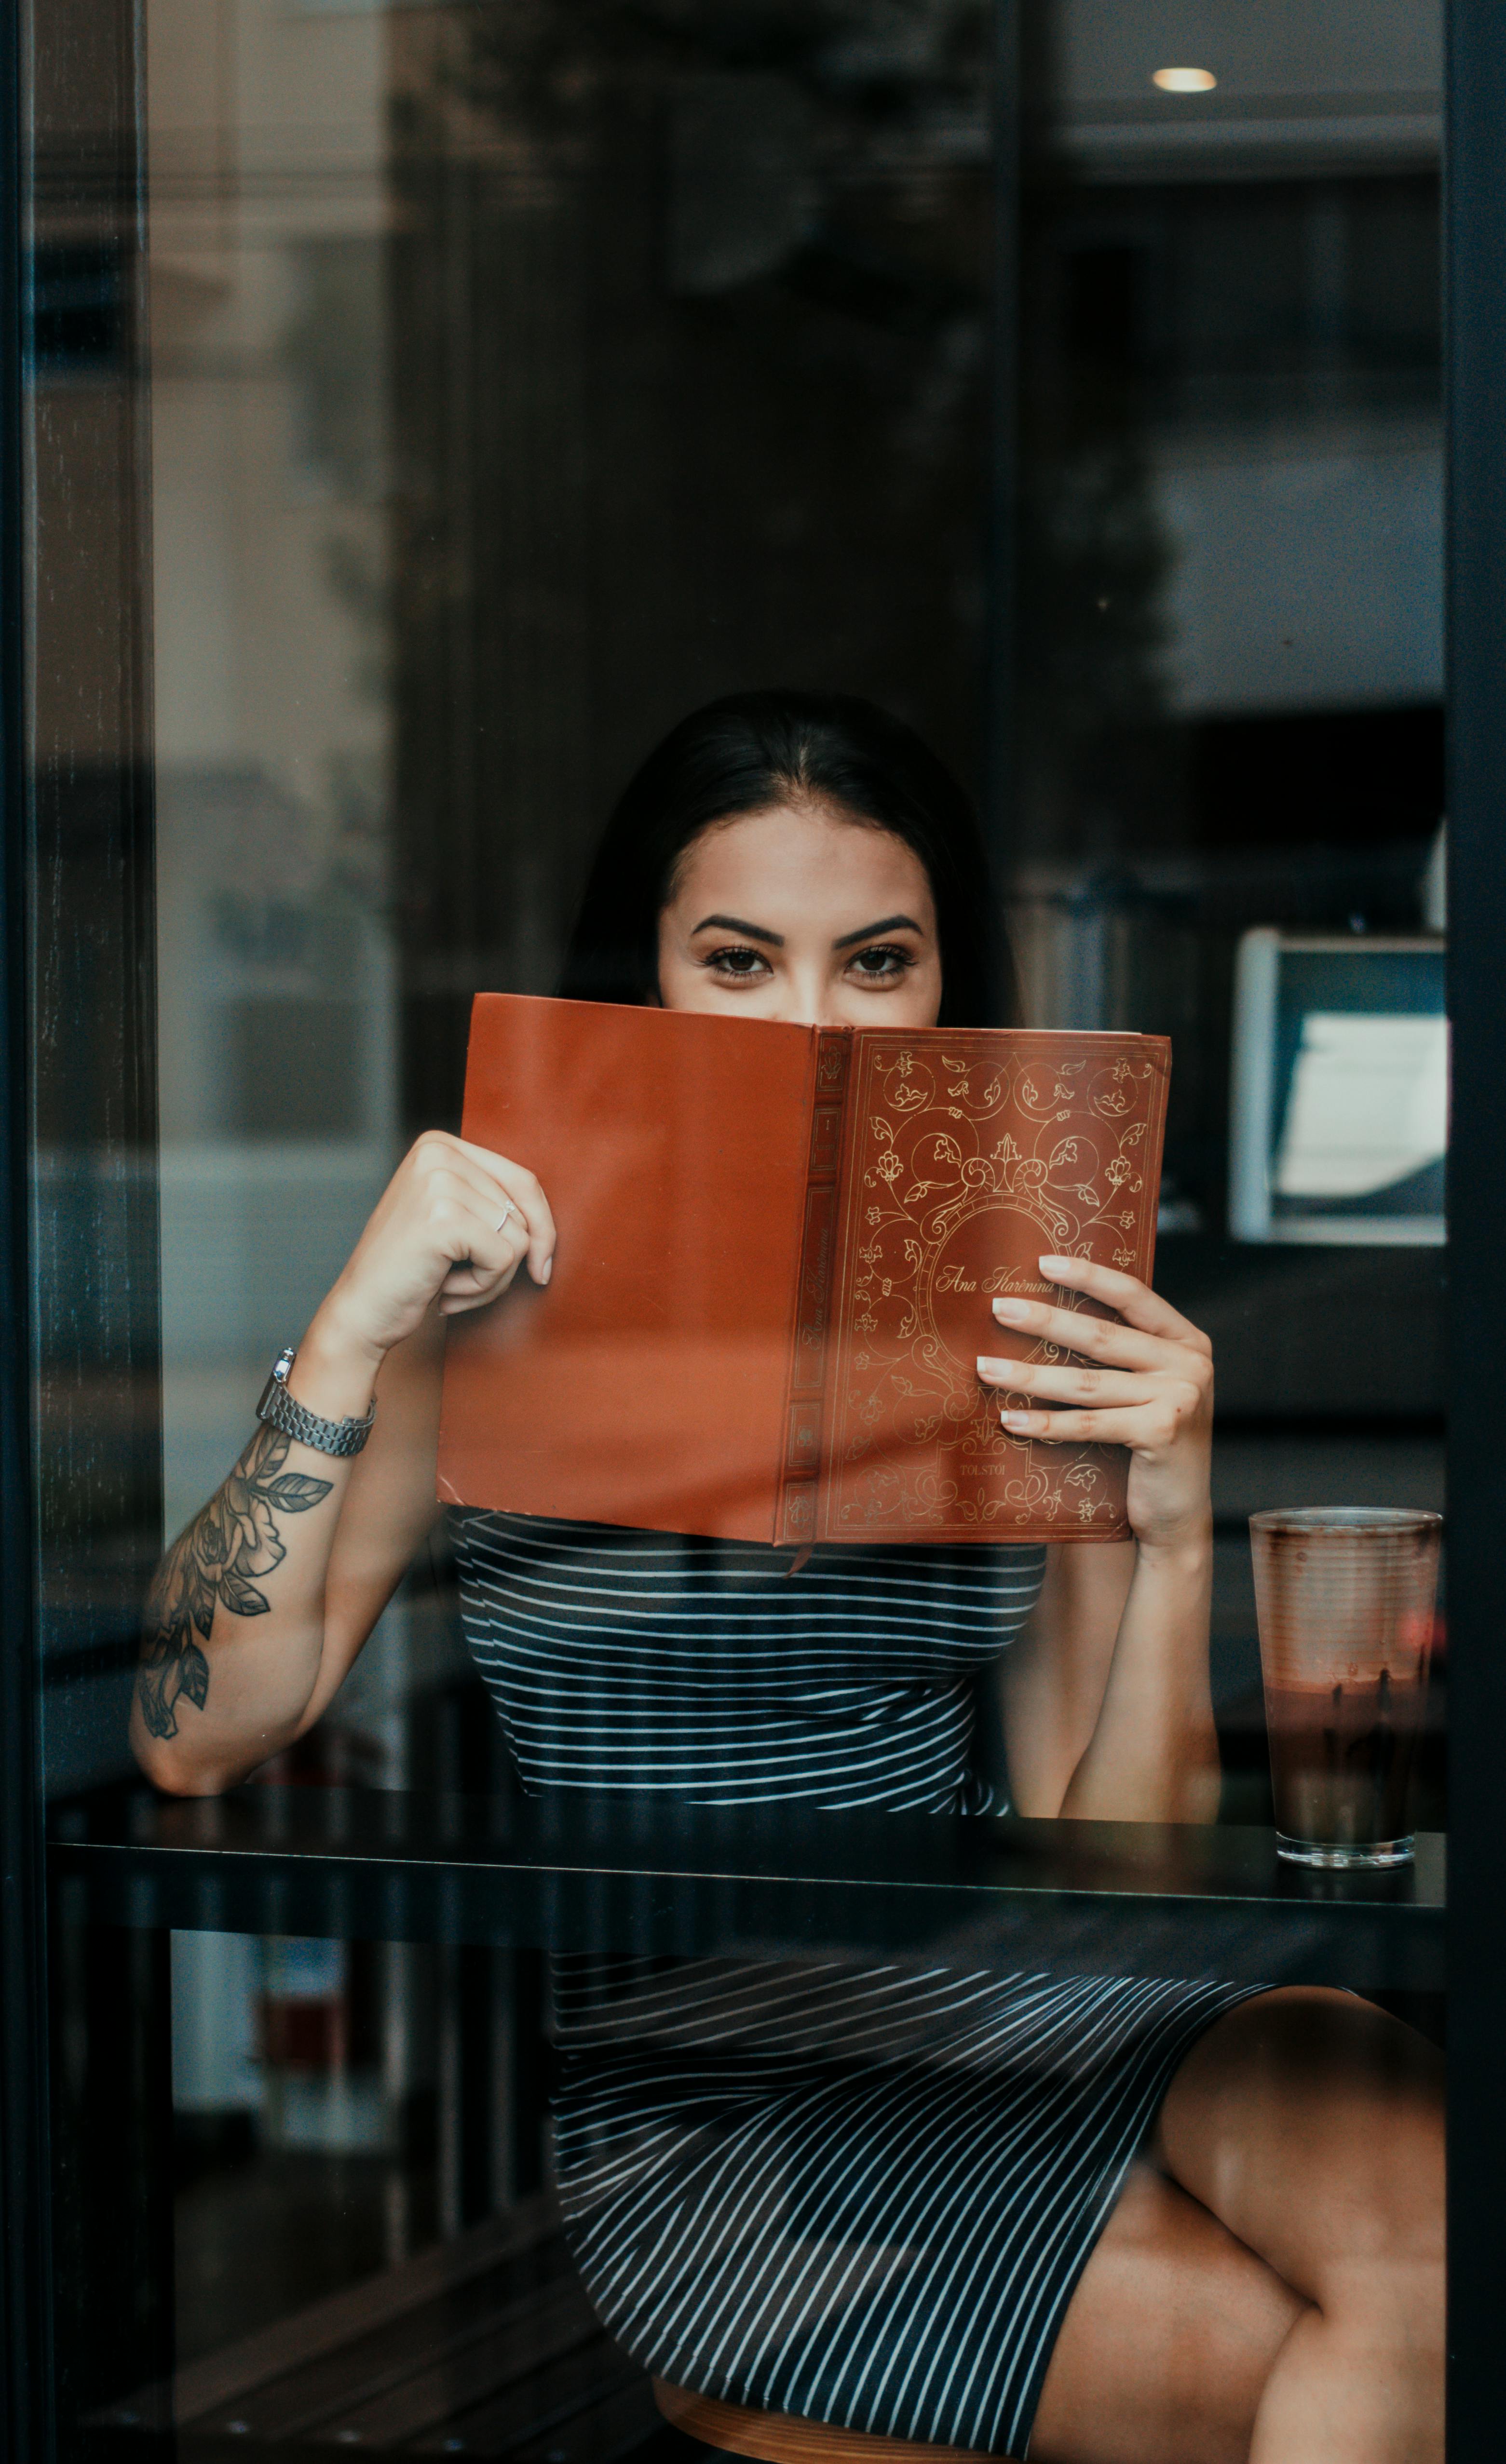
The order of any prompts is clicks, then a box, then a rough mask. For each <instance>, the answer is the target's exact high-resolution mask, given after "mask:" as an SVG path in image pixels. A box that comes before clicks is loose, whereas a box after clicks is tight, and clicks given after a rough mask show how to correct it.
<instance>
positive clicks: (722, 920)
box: [691, 915, 785, 950]
mask: <svg viewBox="0 0 1506 2464" xmlns="http://www.w3.org/2000/svg"><path fill="white" fill-rule="evenodd" d="M711 924H715V925H716V926H717V928H718V930H719V932H722V933H745V934H746V935H747V936H748V939H749V940H750V941H772V943H773V945H774V947H775V949H776V950H782V949H783V948H784V946H785V936H784V935H783V933H771V932H770V931H769V929H768V926H767V925H766V924H744V922H743V920H742V916H741V915H703V916H702V917H701V919H700V922H699V923H698V924H697V925H694V926H693V927H692V930H691V937H692V939H694V938H695V935H696V934H698V933H704V932H705V930H706V928H707V926H708V925H711Z"/></svg>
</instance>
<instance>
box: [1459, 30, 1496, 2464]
mask: <svg viewBox="0 0 1506 2464" xmlns="http://www.w3.org/2000/svg"><path fill="white" fill-rule="evenodd" d="M1448 42H1449V55H1448V72H1447V121H1446V125H1447V132H1448V136H1447V150H1446V163H1447V171H1446V204H1445V221H1444V228H1445V234H1446V240H1445V245H1446V260H1447V262H1446V282H1447V297H1448V334H1447V341H1446V352H1445V365H1446V378H1447V385H1448V436H1449V471H1448V541H1449V547H1448V556H1449V575H1448V610H1449V704H1450V707H1449V838H1450V847H1449V869H1450V882H1449V933H1450V1006H1451V1014H1452V1018H1453V1033H1454V1062H1453V1131H1452V1149H1451V1172H1450V1181H1451V1186H1450V1206H1449V1211H1450V1247H1451V1257H1450V1262H1449V1286H1450V1312H1449V1313H1450V1329H1449V1661H1450V1746H1449V1753H1450V1801H1451V1873H1450V1913H1449V1958H1450V1999H1449V2065H1450V2090H1449V2095H1450V2182H1449V2245H1450V2351H1451V2361H1450V2370H1451V2376H1450V2399H1449V2404H1450V2409H1449V2451H1448V2452H1449V2456H1450V2459H1451V2464H1488V2459H1489V2460H1490V2464H1494V2459H1495V2457H1496V2456H1497V2455H1498V2454H1499V2453H1500V2444H1501V2415H1502V2409H1503V2406H1502V2393H1501V2368H1500V2361H1499V2341H1500V2328H1499V2277H1500V2257H1499V2244H1500V2232H1501V2217H1502V2213H1503V2211H1506V2128H1503V2125H1502V2082H1503V2077H1506V1949H1503V1941H1502V1919H1501V1900H1502V1880H1501V1844H1500V1842H1501V1819H1500V1803H1501V1796H1502V1777H1503V1760H1506V1640H1503V1636H1502V1623H1503V1609H1506V1513H1503V1511H1502V1503H1501V1485H1502V1455H1501V1447H1500V1441H1499V1437H1498V1435H1497V1425H1498V1420H1499V1413H1498V1409H1497V1406H1496V1403H1495V1395H1496V1392H1497V1390H1498V1389H1499V1388H1500V1387H1502V1386H1503V1385H1506V1335H1503V1331H1502V1328H1503V1317H1502V1309H1501V1301H1500V1294H1499V1288H1498V1286H1499V1276H1500V1260H1501V1249H1502V1231H1503V1227H1506V1120H1503V1110H1506V1105H1503V1094H1506V973H1503V968H1506V171H1503V164H1506V9H1502V7H1501V5H1500V0H1451V5H1450V7H1449V11H1448Z"/></svg>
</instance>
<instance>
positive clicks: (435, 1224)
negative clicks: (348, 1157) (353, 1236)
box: [299, 1130, 555, 1368]
mask: <svg viewBox="0 0 1506 2464" xmlns="http://www.w3.org/2000/svg"><path fill="white" fill-rule="evenodd" d="M554 1241H555V1232H554V1218H553V1216H552V1215H551V1214H550V1212H549V1201H548V1199H546V1198H545V1197H544V1194H543V1190H542V1189H541V1188H540V1186H539V1183H538V1182H537V1180H535V1178H534V1177H533V1174H532V1173H531V1172H526V1171H525V1170H524V1169H523V1167H522V1165H521V1164H517V1163H511V1162H509V1160H508V1158H507V1157H506V1156H505V1155H493V1154H492V1153H491V1152H490V1150H489V1149H488V1148H486V1147H478V1146H473V1145H472V1144H471V1142H470V1141H469V1139H467V1138H454V1137H451V1136H450V1135H449V1134H448V1133H446V1132H445V1131H443V1130H426V1131H425V1133H424V1134H423V1136H422V1137H421V1138H419V1139H418V1140H417V1141H416V1142H415V1144H414V1145H413V1146H411V1147H410V1149H409V1152H408V1154H407V1155H405V1156H404V1158H403V1161H402V1162H401V1164H400V1165H399V1166H398V1168H397V1171H396V1172H395V1173H394V1174H393V1176H392V1178H391V1179H390V1180H389V1181H388V1185H387V1188H386V1189H385V1190H384V1191H383V1193H382V1196H381V1198H380V1199H378V1201H377V1204H376V1208H375V1210H374V1212H373V1214H372V1216H371V1220H370V1221H369V1222H368V1223H367V1225H366V1228H365V1231H364V1232H363V1233H362V1235H361V1238H360V1240H359V1241H358V1242H357V1243H356V1246H355V1248H354V1250H353V1251H352V1253H351V1256H350V1259H349V1261H348V1263H347V1265H345V1267H344V1269H343V1272H342V1274H341V1276H340V1278H339V1280H338V1282H337V1283H336V1284H335V1285H334V1287H332V1289H331V1291H330V1293H329V1295H328V1297H327V1299H326V1300H325V1301H324V1303H323V1305H322V1307H321V1309H320V1311H319V1315H318V1317H317V1318H316V1319H315V1321H314V1325H313V1326H312V1327H311V1328H310V1330H309V1335H308V1337H307V1338H306V1340H305V1349H309V1348H312V1350H314V1351H315V1352H318V1351H320V1350H323V1351H325V1352H330V1351H339V1352H342V1353H346V1354H355V1355H358V1356H359V1357H361V1358H362V1359H364V1360H365V1361H367V1362H368V1363H369V1365H370V1366H371V1367H372V1368H375V1367H377V1366H378V1365H379V1364H380V1363H381V1361H382V1360H383V1359H384V1358H385V1357H386V1355H387V1353H388V1352H390V1351H391V1349H392V1347H393V1345H394V1344H398V1343H401V1342H403V1341H404V1339H405V1338H406V1337H407V1336H409V1335H410V1334H412V1333H414V1332H415V1331H416V1330H417V1328H418V1327H419V1325H420V1323H421V1322H422V1320H423V1318H424V1316H425V1314H426V1312H427V1311H428V1310H429V1309H430V1308H431V1307H432V1304H434V1303H435V1302H436V1301H437V1303H438V1307H439V1311H440V1314H441V1315H442V1316H444V1317H457V1316H458V1315H459V1314H460V1313H461V1312H462V1310H465V1309H483V1308H484V1307H485V1306H486V1303H487V1302H488V1301H492V1300H495V1299H496V1298H497V1296H498V1293H499V1292H504V1291H505V1290H506V1289H507V1287H508V1285H509V1284H510V1283H511V1282H512V1281H513V1278H514V1276H515V1275H516V1274H517V1272H518V1269H519V1267H520V1265H522V1263H523V1261H524V1259H526V1260H527V1263H528V1271H529V1273H530V1274H531V1275H532V1277H533V1280H534V1282H535V1283H536V1284H546V1283H547V1282H548V1280H549V1270H550V1267H551V1265H552V1263H553V1259H554ZM302 1356H303V1355H302V1353H300V1354H299V1357H300V1359H301V1358H302Z"/></svg>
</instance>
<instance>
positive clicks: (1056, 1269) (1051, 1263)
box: [1035, 1258, 1076, 1275]
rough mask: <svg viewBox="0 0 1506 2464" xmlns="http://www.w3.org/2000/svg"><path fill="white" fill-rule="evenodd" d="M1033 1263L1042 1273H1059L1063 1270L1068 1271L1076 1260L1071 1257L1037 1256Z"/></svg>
mask: <svg viewBox="0 0 1506 2464" xmlns="http://www.w3.org/2000/svg"><path fill="white" fill-rule="evenodd" d="M1035 1263H1036V1265H1038V1266H1039V1268H1040V1270H1041V1272H1042V1274H1043V1275H1059V1274H1061V1273H1062V1272H1063V1270H1065V1271H1067V1272H1068V1273H1070V1272H1071V1270H1072V1268H1073V1266H1074V1265H1075V1264H1076V1261H1075V1260H1074V1259H1073V1258H1037V1259H1036V1261H1035Z"/></svg>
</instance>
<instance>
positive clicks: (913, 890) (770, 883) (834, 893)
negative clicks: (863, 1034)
mask: <svg viewBox="0 0 1506 2464" xmlns="http://www.w3.org/2000/svg"><path fill="white" fill-rule="evenodd" d="M659 998H660V1000H661V1001H663V1003H664V1006H665V1008H666V1009H695V1010H719V1011H725V1012H727V1013H729V1014H731V1015H735V1016H738V1017H741V1018H768V1019H778V1020H781V1021H783V1022H784V1023H786V1024H792V1025H798V1026H934V1025H935V1024H936V1020H937V1013H938V1011H939V1010H940V1008H941V952H940V950H939V949H938V947H937V939H936V902H935V900H934V899H933V897H932V895H931V885H930V882H929V881H928V880H927V878H926V873H925V868H924V866H923V865H922V864H921V862H920V860H919V856H917V855H915V854H914V853H912V851H911V849H910V848H909V847H906V846H905V844H904V841H903V840H902V839H897V838H895V837H894V836H893V835H892V834H891V833H890V832H889V831H888V830H882V829H875V828H874V827H872V826H871V825H867V824H864V823H860V822H850V821H847V820H844V819H843V818H842V817H841V816H840V815H839V814H837V813H834V812H833V811H831V809H830V808H829V807H828V808H823V807H821V806H818V805H811V804H800V805H792V804H776V805H773V806H771V807H770V808H769V809H768V810H767V811H766V812H760V813H744V814H742V815H741V816H740V817H739V819H738V820H736V821H733V822H720V823H717V824H715V825H713V826H712V828H710V829H709V830H705V831H703V832H702V833H701V836H700V837H699V838H698V839H696V840H695V841H693V843H692V845H691V847H690V848H689V849H688V851H687V853H686V855H685V858H684V860H683V862H682V864H681V866H680V871H679V878H678V881H677V882H676V884H675V893H674V896H673V897H672V898H671V900H670V903H669V905H668V906H667V907H666V908H665V910H664V913H662V915H661V916H660V917H659Z"/></svg>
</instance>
